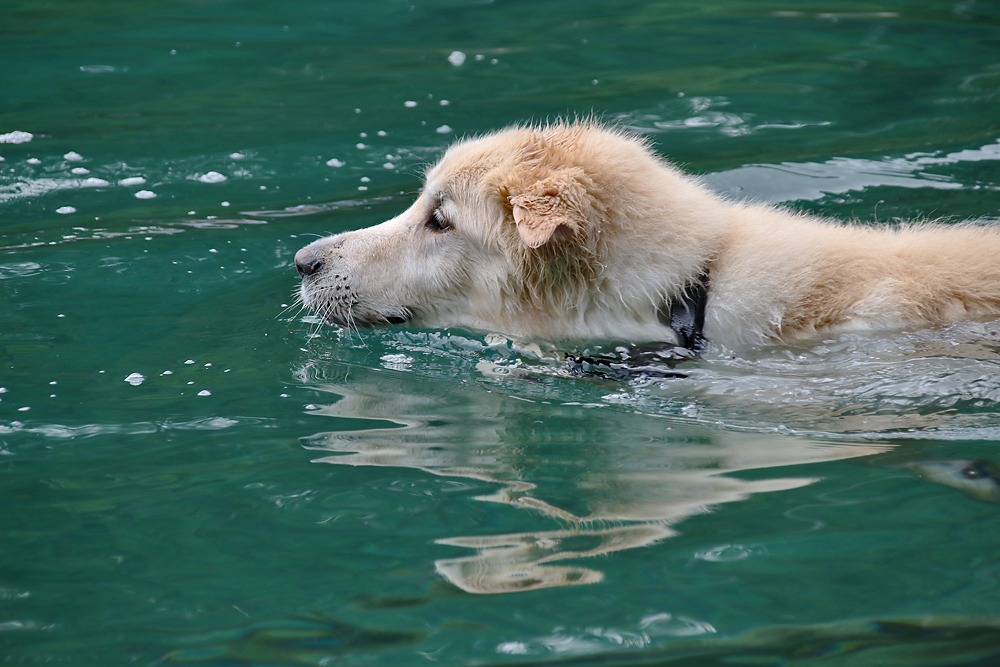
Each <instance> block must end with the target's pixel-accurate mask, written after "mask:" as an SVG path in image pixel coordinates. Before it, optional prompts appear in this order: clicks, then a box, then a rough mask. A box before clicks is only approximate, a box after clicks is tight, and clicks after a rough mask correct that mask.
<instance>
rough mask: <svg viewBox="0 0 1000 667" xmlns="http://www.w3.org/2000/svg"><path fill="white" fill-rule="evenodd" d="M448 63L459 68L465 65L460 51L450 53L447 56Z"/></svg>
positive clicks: (463, 56)
mask: <svg viewBox="0 0 1000 667" xmlns="http://www.w3.org/2000/svg"><path fill="white" fill-rule="evenodd" d="M448 62H450V63H451V64H452V65H454V66H455V67H461V66H462V65H464V64H465V54H464V53H462V52H461V51H452V52H451V55H449V56H448Z"/></svg>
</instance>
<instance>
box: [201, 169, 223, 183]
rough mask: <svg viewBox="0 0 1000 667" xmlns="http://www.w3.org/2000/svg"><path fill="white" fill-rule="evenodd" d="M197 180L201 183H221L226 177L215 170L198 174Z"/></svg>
mask: <svg viewBox="0 0 1000 667" xmlns="http://www.w3.org/2000/svg"><path fill="white" fill-rule="evenodd" d="M198 180H199V181H201V182H202V183H222V182H223V181H225V180H227V179H226V177H225V176H223V175H222V174H220V173H219V172H217V171H210V172H208V173H207V174H199V175H198Z"/></svg>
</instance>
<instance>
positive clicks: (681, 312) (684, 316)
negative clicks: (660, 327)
mask: <svg viewBox="0 0 1000 667" xmlns="http://www.w3.org/2000/svg"><path fill="white" fill-rule="evenodd" d="M706 305H708V267H706V268H705V269H704V270H703V271H702V272H701V273H700V274H699V275H698V277H697V278H695V279H694V280H692V281H691V282H689V283H688V284H687V285H685V286H684V291H683V292H682V293H681V295H680V297H678V298H677V299H675V300H673V301H669V300H668V301H666V302H665V303H664V304H663V306H662V307H661V308H660V312H659V317H660V322H662V323H663V324H666V325H667V326H668V327H670V328H671V329H673V330H674V333H675V334H677V347H680V348H682V349H685V350H689V351H691V352H692V353H693V354H694V356H697V355H699V354H701V353H702V352H703V351H704V350H705V345H706V344H707V343H708V339H707V338H705V332H704V329H705V306H706Z"/></svg>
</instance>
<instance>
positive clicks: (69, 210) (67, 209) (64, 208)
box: [56, 206, 76, 215]
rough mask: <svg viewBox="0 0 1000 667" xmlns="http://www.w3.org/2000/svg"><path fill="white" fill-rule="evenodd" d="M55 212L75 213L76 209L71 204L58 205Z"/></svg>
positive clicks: (63, 213)
mask: <svg viewBox="0 0 1000 667" xmlns="http://www.w3.org/2000/svg"><path fill="white" fill-rule="evenodd" d="M56 213H61V214H62V215H66V214H67V213H76V209H75V208H73V207H72V206H60V207H59V208H57V209H56Z"/></svg>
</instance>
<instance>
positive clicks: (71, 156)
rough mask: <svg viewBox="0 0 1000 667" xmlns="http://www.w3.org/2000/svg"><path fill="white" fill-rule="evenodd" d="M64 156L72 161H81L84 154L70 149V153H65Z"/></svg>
mask: <svg viewBox="0 0 1000 667" xmlns="http://www.w3.org/2000/svg"><path fill="white" fill-rule="evenodd" d="M63 157H64V158H65V159H67V160H69V161H71V162H79V161H80V160H82V159H83V156H82V155H80V154H79V153H77V152H76V151H70V152H69V153H66V155H63Z"/></svg>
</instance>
